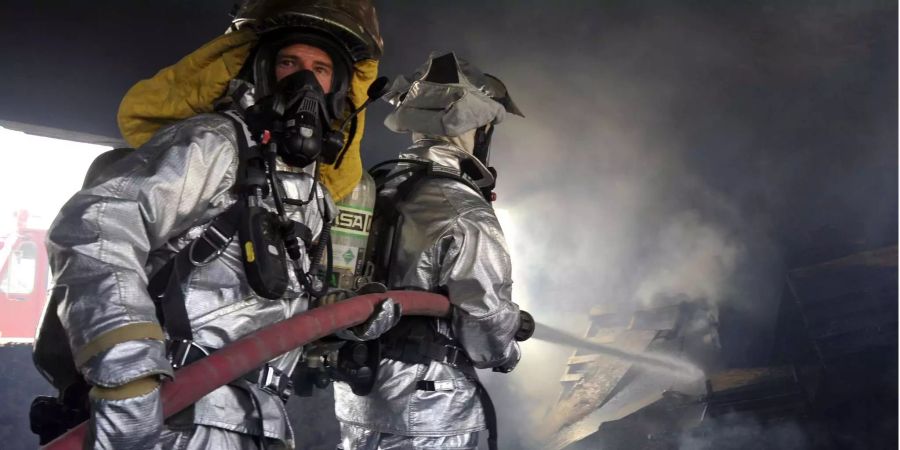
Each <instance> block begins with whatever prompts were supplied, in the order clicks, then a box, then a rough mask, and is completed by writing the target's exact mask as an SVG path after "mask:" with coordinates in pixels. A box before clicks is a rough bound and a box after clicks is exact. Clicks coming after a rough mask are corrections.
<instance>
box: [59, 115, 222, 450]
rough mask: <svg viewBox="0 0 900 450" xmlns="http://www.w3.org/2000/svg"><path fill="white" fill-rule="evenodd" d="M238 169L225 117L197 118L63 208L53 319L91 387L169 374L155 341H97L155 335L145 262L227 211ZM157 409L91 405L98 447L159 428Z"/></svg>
mask: <svg viewBox="0 0 900 450" xmlns="http://www.w3.org/2000/svg"><path fill="white" fill-rule="evenodd" d="M236 168H237V151H236V149H235V145H234V128H233V127H232V126H231V124H230V122H228V121H227V119H225V118H222V117H218V116H212V115H201V116H197V117H195V118H192V119H188V120H185V121H182V122H179V123H178V124H176V125H174V126H171V127H169V128H166V129H164V130H162V131H160V132H159V133H157V135H156V136H154V138H153V139H151V140H150V141H149V142H148V143H146V144H145V145H144V146H142V147H140V148H138V149H136V150H135V151H133V152H131V153H130V154H128V155H127V156H125V157H123V158H122V159H121V160H119V161H116V162H115V163H113V165H112V166H110V167H108V168H107V169H105V170H103V171H102V173H101V174H100V179H99V180H98V181H96V182H94V183H93V184H92V185H91V186H89V187H87V188H86V189H84V190H82V191H80V192H78V193H76V194H75V195H74V196H73V197H72V198H71V199H70V200H69V201H68V202H67V203H66V204H65V206H63V208H62V210H61V211H60V213H59V215H58V216H57V218H56V220H55V221H54V223H53V225H52V226H51V228H50V230H49V232H48V238H47V241H48V242H47V244H48V245H47V248H48V254H49V257H50V264H51V269H52V271H53V273H54V276H55V279H54V282H55V287H54V292H55V293H56V292H59V293H61V294H62V298H61V299H60V301H59V303H58V307H57V308H56V314H57V316H58V318H59V320H60V323H61V324H62V326H63V327H64V328H65V330H66V334H67V337H68V340H69V345H70V347H71V350H72V354H73V355H75V360H76V363H77V366H78V369H79V370H80V371H81V372H82V373H83V374H84V375H85V378H86V379H87V380H88V381H89V382H90V383H91V384H93V385H95V386H102V387H107V388H115V387H117V386H121V385H123V384H125V383H128V382H130V381H133V380H136V379H139V378H143V377H146V376H153V375H155V374H161V375H168V376H171V375H172V369H171V367H170V366H169V364H168V362H167V361H166V359H165V355H164V350H163V343H162V342H161V338H152V339H137V338H129V339H133V340H127V341H126V342H121V343H117V345H114V346H111V345H107V344H103V342H104V339H98V337H104V335H105V336H107V337H108V336H110V334H111V332H112V333H113V334H114V332H116V330H120V329H122V328H123V327H126V326H131V327H132V328H133V327H134V326H135V324H138V325H140V324H144V325H146V326H145V328H147V327H149V328H153V327H155V328H156V329H158V321H157V318H156V313H155V308H154V304H153V301H152V300H151V298H150V296H149V294H148V293H147V282H148V276H147V273H146V271H145V265H146V264H147V259H148V254H149V253H150V251H152V250H155V249H157V248H160V247H161V246H163V244H165V243H166V242H167V241H169V240H170V239H172V238H174V237H176V236H178V235H179V234H181V233H182V232H184V231H185V230H187V229H188V228H189V227H191V226H192V225H197V224H200V223H203V222H206V221H209V220H210V219H211V218H212V217H215V215H217V214H218V213H219V212H221V211H223V210H224V209H225V208H226V207H227V206H228V205H229V203H230V202H231V201H233V200H232V197H231V195H230V193H229V188H230V187H231V185H232V184H233V180H234V176H235V173H236ZM98 343H100V344H98ZM114 344H115V343H114ZM153 396H156V397H153ZM145 397H146V398H145ZM150 397H153V398H156V400H152V399H151V398H150ZM154 401H158V390H157V393H156V394H152V395H150V396H149V397H148V396H144V397H141V398H134V399H127V400H117V401H99V402H95V403H96V404H95V405H94V406H95V408H96V411H97V412H96V416H95V417H96V418H97V420H95V421H93V425H94V432H95V433H96V439H97V445H101V442H104V439H107V440H110V441H109V442H113V440H114V438H113V437H110V436H107V437H103V436H102V435H104V434H108V433H112V432H116V433H118V432H125V431H127V432H128V433H133V432H134V431H135V430H134V429H132V428H131V426H130V425H128V423H131V422H133V421H141V423H142V424H144V425H141V426H149V425H147V424H148V423H149V422H148V421H157V422H158V420H157V414H156V409H154V408H157V409H158V407H157V406H153V405H151V403H153V402H154ZM132 406H134V407H132ZM151 413H152V414H151ZM160 414H161V412H160ZM103 417H106V418H107V419H108V420H107V419H104V420H100V418H103ZM115 417H124V418H125V419H123V420H124V422H121V423H118V422H117V420H118V419H114V418H115ZM159 417H160V420H161V415H160V416H159ZM114 422H116V423H114ZM160 423H161V422H160ZM157 425H159V424H157ZM126 428H127V429H126ZM150 428H151V429H152V427H150ZM149 431H152V430H150V429H148V432H149ZM120 438H122V439H125V437H124V436H120ZM115 439H118V438H115ZM142 445H143V444H140V445H138V443H136V444H135V446H131V445H125V444H123V445H122V446H118V445H116V446H115V448H144V447H143V446H142ZM100 448H103V447H100Z"/></svg>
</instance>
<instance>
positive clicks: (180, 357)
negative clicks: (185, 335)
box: [167, 339, 209, 370]
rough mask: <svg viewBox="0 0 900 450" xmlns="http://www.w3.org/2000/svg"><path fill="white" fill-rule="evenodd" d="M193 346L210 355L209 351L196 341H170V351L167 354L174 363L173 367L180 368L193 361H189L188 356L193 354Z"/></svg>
mask: <svg viewBox="0 0 900 450" xmlns="http://www.w3.org/2000/svg"><path fill="white" fill-rule="evenodd" d="M191 348H196V349H197V350H199V351H200V352H201V353H203V354H204V355H206V356H209V352H208V351H206V349H205V348H203V347H201V346H199V345H197V344H195V343H194V341H190V340H187V339H181V340H178V341H171V342H170V343H169V351H168V352H167V356H168V358H169V362H170V363H172V369H174V370H178V369H180V368H182V367H184V366H186V365H187V364H189V363H191V362H193V361H188V358H189V357H190V355H191Z"/></svg>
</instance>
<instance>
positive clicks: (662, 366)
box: [529, 316, 705, 381]
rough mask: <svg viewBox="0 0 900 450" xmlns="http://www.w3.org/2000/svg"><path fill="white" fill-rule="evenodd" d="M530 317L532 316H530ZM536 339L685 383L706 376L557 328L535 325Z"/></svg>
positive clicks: (654, 356) (660, 356) (666, 358)
mask: <svg viewBox="0 0 900 450" xmlns="http://www.w3.org/2000/svg"><path fill="white" fill-rule="evenodd" d="M529 317H530V316H529ZM533 337H534V338H535V339H538V340H541V341H544V342H549V343H552V344H559V345H566V346H570V347H575V348H578V349H582V350H587V351H589V352H592V353H597V354H600V355H604V356H608V357H611V358H617V359H620V360H623V361H627V362H631V363H634V364H637V365H639V366H641V367H644V368H646V369H649V370H653V371H657V372H662V373H666V374H670V375H672V376H673V377H675V378H678V379H681V380H684V381H696V380H699V379H701V378H703V377H704V376H705V374H704V373H703V370H701V369H700V368H699V367H697V366H695V365H694V364H691V363H690V362H687V361H684V360H682V359H678V358H675V357H672V356H670V355H663V354H659V353H652V352H631V351H628V350H623V349H620V348H615V347H610V346H608V345H603V344H599V343H597V342H593V341H591V340H589V339H584V338H580V337H578V336H575V335H572V334H570V333H567V332H565V331H562V330H559V329H557V328H554V327H551V326H548V325H544V324H542V323H536V324H534V325H533Z"/></svg>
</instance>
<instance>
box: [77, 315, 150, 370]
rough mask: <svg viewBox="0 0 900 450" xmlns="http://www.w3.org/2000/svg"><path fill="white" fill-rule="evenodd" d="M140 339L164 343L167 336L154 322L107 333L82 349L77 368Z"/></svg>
mask: <svg viewBox="0 0 900 450" xmlns="http://www.w3.org/2000/svg"><path fill="white" fill-rule="evenodd" d="M140 339H153V340H156V341H160V342H162V341H163V340H164V339H165V336H164V335H163V330H162V328H161V327H160V326H159V324H157V323H153V322H142V323H133V324H129V325H125V326H123V327H119V328H116V329H114V330H110V331H107V332H106V333H103V334H101V335H100V336H97V338H95V339H94V340H92V341H90V342H88V343H87V344H86V345H85V346H84V347H81V350H80V351H79V352H78V354H77V355H75V367H81V366H82V365H84V363H86V362H88V361H89V360H90V359H91V358H93V357H94V356H96V355H98V354H99V353H101V352H103V351H106V350H109V349H111V348H112V347H113V346H114V345H116V344H121V343H122V342H127V341H137V340H140Z"/></svg>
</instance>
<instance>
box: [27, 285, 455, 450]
mask: <svg viewBox="0 0 900 450" xmlns="http://www.w3.org/2000/svg"><path fill="white" fill-rule="evenodd" d="M388 297H390V298H392V299H394V301H395V302H397V303H399V304H400V305H402V307H403V314H404V315H407V316H437V317H443V316H446V315H447V314H448V313H449V311H450V302H449V301H448V300H447V298H446V297H444V296H442V295H438V294H432V293H428V292H418V291H388V292H386V293H383V294H366V295H360V296H356V297H353V298H351V299H348V300H345V301H341V302H338V303H335V304H332V305H327V306H323V307H321V308H315V309H312V310H310V311H307V312H305V313H303V314H299V315H297V316H294V317H291V318H290V319H287V320H284V321H281V322H278V323H276V324H274V325H271V326H268V327H266V328H263V329H261V330H258V331H256V332H254V333H252V334H250V335H247V336H244V337H243V338H241V339H239V340H237V341H235V342H233V343H231V344H230V345H227V346H225V347H224V348H222V349H220V350H218V351H216V352H215V353H213V354H211V355H209V356H207V357H206V358H203V359H201V360H200V361H197V362H195V363H193V364H189V365H187V366H185V367H184V368H183V369H181V370H179V371H178V372H177V373H176V374H175V379H174V380H172V381H171V382H168V383H164V384H163V386H162V393H161V396H162V404H163V415H164V416H165V417H167V418H168V417H170V416H172V415H173V414H175V413H177V412H179V411H181V410H183V409H184V408H187V407H188V406H190V405H192V404H193V403H194V402H196V401H197V400H200V398H201V397H203V396H204V395H206V394H209V393H210V392H212V391H214V390H216V389H217V388H219V387H221V386H224V385H226V384H228V383H230V382H232V381H234V380H236V379H238V378H240V377H242V376H244V374H246V373H248V372H250V371H251V370H253V369H255V368H257V367H259V366H261V365H263V364H264V363H266V361H269V360H271V359H273V358H275V357H277V356H279V355H281V354H283V353H287V352H289V351H291V350H293V349H295V348H297V347H300V346H302V345H305V344H308V343H310V342H312V341H315V340H316V339H320V338H323V337H325V336H328V335H330V334H333V333H334V332H336V331H339V330H343V329H345V328H349V327H352V326H354V325H359V324H361V323H363V322H365V321H366V319H368V318H369V317H370V316H371V315H372V314H373V313H374V311H375V306H376V305H377V304H378V303H380V302H381V301H382V300H384V299H386V298H388ZM86 433H87V423H86V422H85V423H82V424H81V425H78V426H77V427H75V428H73V429H71V430H69V432H67V433H66V434H64V435H62V436H60V437H58V438H56V439H55V440H53V442H50V443H49V444H47V445H46V446H44V447H42V449H44V450H70V449H71V450H74V449H81V448H82V445H83V443H84V437H85V434H86Z"/></svg>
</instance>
